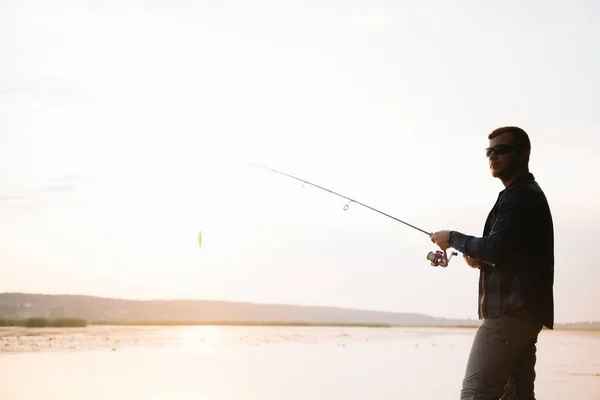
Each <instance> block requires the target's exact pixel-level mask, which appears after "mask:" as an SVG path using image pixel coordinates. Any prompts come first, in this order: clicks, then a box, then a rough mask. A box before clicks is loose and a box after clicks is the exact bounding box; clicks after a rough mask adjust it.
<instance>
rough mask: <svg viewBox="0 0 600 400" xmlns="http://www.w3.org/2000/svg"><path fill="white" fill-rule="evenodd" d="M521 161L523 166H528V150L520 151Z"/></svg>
mask: <svg viewBox="0 0 600 400" xmlns="http://www.w3.org/2000/svg"><path fill="white" fill-rule="evenodd" d="M519 161H521V163H523V164H527V163H528V162H529V153H528V152H527V150H526V149H520V150H519Z"/></svg>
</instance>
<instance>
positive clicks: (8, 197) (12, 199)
mask: <svg viewBox="0 0 600 400" xmlns="http://www.w3.org/2000/svg"><path fill="white" fill-rule="evenodd" d="M17 200H25V196H0V201H17Z"/></svg>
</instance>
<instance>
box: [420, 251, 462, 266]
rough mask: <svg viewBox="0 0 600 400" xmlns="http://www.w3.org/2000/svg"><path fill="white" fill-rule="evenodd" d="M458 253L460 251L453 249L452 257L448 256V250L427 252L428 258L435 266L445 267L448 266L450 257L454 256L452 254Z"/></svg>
mask: <svg viewBox="0 0 600 400" xmlns="http://www.w3.org/2000/svg"><path fill="white" fill-rule="evenodd" d="M456 255H458V252H456V251H453V252H452V253H450V257H448V254H447V253H446V250H444V251H441V250H438V251H435V252H433V251H430V252H429V253H427V259H428V260H429V261H431V266H433V267H443V268H446V267H447V266H448V263H449V262H450V259H451V258H452V256H456Z"/></svg>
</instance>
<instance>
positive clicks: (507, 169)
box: [486, 126, 531, 183]
mask: <svg viewBox="0 0 600 400" xmlns="http://www.w3.org/2000/svg"><path fill="white" fill-rule="evenodd" d="M488 139H489V140H490V142H489V147H488V148H487V149H486V156H487V157H488V159H489V165H490V170H491V171H492V176H493V177H495V178H499V179H501V180H502V181H503V182H505V183H507V182H510V181H512V179H513V178H514V177H516V176H517V175H518V174H520V173H523V172H528V171H529V154H530V152H531V143H530V142H529V136H528V135H527V133H525V131H524V130H523V129H521V128H518V127H516V126H505V127H502V128H498V129H496V130H494V131H493V132H492V133H490V134H489V135H488Z"/></svg>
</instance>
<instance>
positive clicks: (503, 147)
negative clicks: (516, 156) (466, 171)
mask: <svg viewBox="0 0 600 400" xmlns="http://www.w3.org/2000/svg"><path fill="white" fill-rule="evenodd" d="M516 148H517V146H513V145H511V144H497V145H495V146H494V147H488V148H486V149H485V156H486V157H488V158H489V157H490V156H491V155H492V153H495V154H496V155H501V154H506V153H510V152H511V151H514V150H515V149H516Z"/></svg>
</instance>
